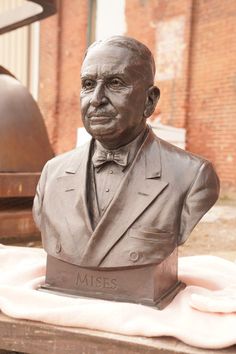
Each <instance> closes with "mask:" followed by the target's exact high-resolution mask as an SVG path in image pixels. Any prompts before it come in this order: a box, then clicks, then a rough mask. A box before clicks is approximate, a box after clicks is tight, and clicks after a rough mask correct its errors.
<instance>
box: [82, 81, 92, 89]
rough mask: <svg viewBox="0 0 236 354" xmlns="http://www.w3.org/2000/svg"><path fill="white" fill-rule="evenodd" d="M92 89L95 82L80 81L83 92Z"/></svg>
mask: <svg viewBox="0 0 236 354" xmlns="http://www.w3.org/2000/svg"><path fill="white" fill-rule="evenodd" d="M93 87H95V81H93V80H91V79H86V80H83V81H82V88H83V89H85V90H91V89H92V88H93Z"/></svg>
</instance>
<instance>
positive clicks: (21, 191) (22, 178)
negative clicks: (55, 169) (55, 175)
mask: <svg viewBox="0 0 236 354" xmlns="http://www.w3.org/2000/svg"><path fill="white" fill-rule="evenodd" d="M39 177H40V172H34V173H27V172H25V173H0V198H6V197H32V196H34V195H35V191H36V186H37V183H38V180H39Z"/></svg>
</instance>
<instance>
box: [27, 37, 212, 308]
mask: <svg viewBox="0 0 236 354" xmlns="http://www.w3.org/2000/svg"><path fill="white" fill-rule="evenodd" d="M154 75H155V63H154V59H153V56H152V54H151V52H150V50H149V49H148V48H147V47H146V46H145V45H143V44H142V43H140V42H138V41H137V40H135V39H132V38H129V37H123V36H114V37H111V38H109V39H106V40H104V41H99V42H95V43H94V44H92V45H91V46H90V47H89V48H88V50H87V52H86V54H85V58H84V61H83V65H82V70H81V80H82V89H81V112H82V119H83V122H84V126H85V128H86V130H87V131H88V132H89V133H90V134H91V136H92V139H91V141H90V142H89V143H86V144H85V145H83V146H82V147H79V148H77V149H75V150H73V151H70V152H67V153H65V154H63V155H60V156H57V157H55V158H53V159H52V160H50V161H49V162H48V163H47V164H46V166H45V167H44V169H43V172H42V175H41V179H40V182H39V185H38V189H37V194H36V196H35V201H34V217H35V221H36V223H37V225H38V227H39V229H40V230H41V233H42V240H43V246H44V248H45V250H46V252H47V254H48V264H47V276H46V282H47V284H46V285H45V288H46V289H49V290H50V289H53V290H58V291H64V292H66V293H71V294H77V295H78V294H80V295H88V296H94V297H96V296H97V297H101V298H108V299H115V300H120V301H133V302H140V303H144V304H149V305H157V306H158V307H159V308H161V307H163V306H164V305H165V303H167V302H168V301H170V299H171V298H173V296H174V294H175V293H176V292H177V291H178V290H179V288H180V287H181V284H179V283H178V280H177V246H178V245H181V244H182V243H183V242H185V240H186V239H187V238H188V236H189V234H190V233H191V231H192V230H193V228H194V227H195V225H196V224H197V223H198V221H199V220H200V219H201V217H202V216H203V215H204V214H205V213H206V212H207V211H208V209H209V208H210V207H211V206H212V205H213V204H214V203H215V201H216V200H217V197H218V193H219V181H218V177H217V175H216V173H215V171H214V169H213V167H212V164H211V163H210V162H209V161H207V160H205V159H203V158H201V157H199V156H196V155H193V154H191V153H188V152H186V151H183V150H181V149H179V148H177V147H175V146H173V145H171V144H169V143H167V142H165V141H163V140H161V139H159V138H158V137H156V136H155V135H154V133H153V132H152V130H151V128H150V127H149V126H148V125H147V124H146V119H147V118H148V117H149V116H150V115H151V114H152V113H153V112H154V110H155V107H156V104H157V101H158V99H159V95H160V91H159V89H158V88H157V87H156V86H155V85H154ZM165 297H167V298H168V299H169V300H168V301H166V302H165V301H163V299H164V298H165ZM161 302H163V304H161Z"/></svg>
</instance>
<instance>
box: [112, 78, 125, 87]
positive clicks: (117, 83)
mask: <svg viewBox="0 0 236 354" xmlns="http://www.w3.org/2000/svg"><path fill="white" fill-rule="evenodd" d="M108 86H110V87H111V88H114V89H116V88H120V87H122V86H123V82H122V81H121V80H120V79H118V78H117V77H115V78H114V79H111V80H109V82H108Z"/></svg>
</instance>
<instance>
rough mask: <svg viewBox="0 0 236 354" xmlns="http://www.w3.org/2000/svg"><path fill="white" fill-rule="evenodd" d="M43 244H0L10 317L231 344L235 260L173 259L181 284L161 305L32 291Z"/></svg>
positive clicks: (3, 300) (235, 339)
mask: <svg viewBox="0 0 236 354" xmlns="http://www.w3.org/2000/svg"><path fill="white" fill-rule="evenodd" d="M45 269H46V253H45V252H44V250H43V249H39V248H27V247H12V246H3V245H0V309H1V311H2V312H3V313H4V314H6V315H8V316H10V317H14V318H20V319H27V320H33V321H42V322H45V323H49V324H55V325H62V326H72V327H82V328H89V329H96V330H102V331H107V332H113V333H119V334H124V335H134V336H146V337H158V336H173V337H176V338H178V339H179V340H181V341H183V342H185V343H187V344H189V345H192V346H196V347H200V348H209V349H210V348H212V349H218V348H224V347H227V346H230V345H233V344H236V264H235V263H233V262H230V261H227V260H225V259H222V258H219V257H214V256H193V257H182V258H180V259H179V279H180V280H182V281H183V282H185V283H186V284H187V287H186V288H185V289H184V290H183V291H181V292H180V293H179V294H178V295H177V296H176V297H175V299H174V300H173V301H172V303H171V304H170V305H168V306H167V307H166V308H165V309H164V310H162V311H158V310H156V309H153V308H150V307H147V306H143V305H137V304H131V303H119V302H112V301H105V300H98V299H82V298H72V297H67V296H58V295H55V294H51V293H45V292H40V291H37V290H36V289H37V288H38V286H39V285H40V284H43V282H44V279H45Z"/></svg>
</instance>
